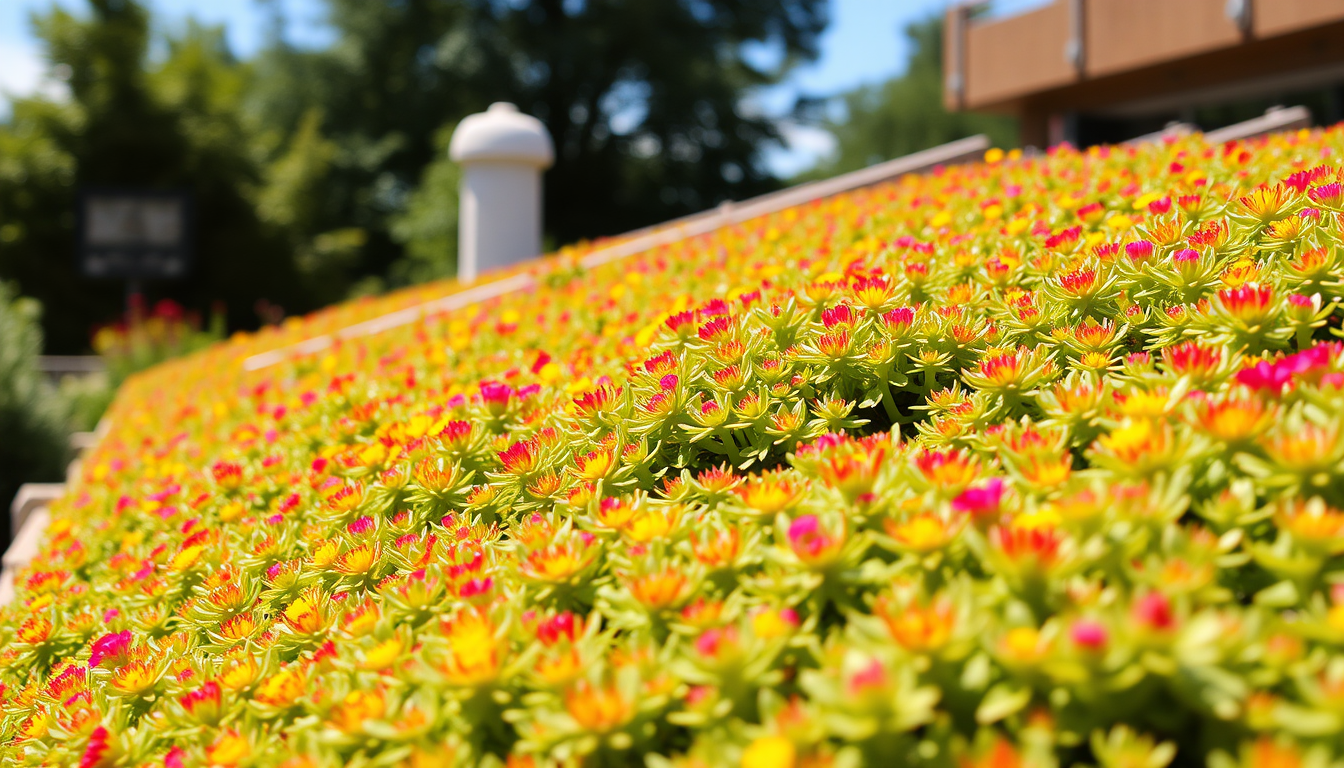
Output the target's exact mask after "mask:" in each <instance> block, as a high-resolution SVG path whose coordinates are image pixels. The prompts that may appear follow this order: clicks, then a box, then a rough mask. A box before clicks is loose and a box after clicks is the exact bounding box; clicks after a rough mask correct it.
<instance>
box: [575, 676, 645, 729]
mask: <svg viewBox="0 0 1344 768" xmlns="http://www.w3.org/2000/svg"><path fill="white" fill-rule="evenodd" d="M565 711H567V712H569V716H570V717H572V718H574V721H575V722H576V723H578V724H579V726H580V727H581V728H583V729H584V730H587V731H589V732H591V733H597V734H605V733H611V732H612V731H615V730H617V729H619V728H621V727H622V726H624V725H625V724H626V723H628V722H630V720H631V719H632V718H633V717H634V714H635V708H634V706H633V705H631V703H630V702H629V701H628V700H627V699H626V698H625V696H624V695H623V694H622V693H621V692H620V690H618V689H617V688H616V687H615V686H611V685H593V684H592V683H590V682H588V681H587V680H580V681H579V682H577V683H575V684H574V685H573V687H571V688H570V689H569V690H568V691H566V692H565Z"/></svg>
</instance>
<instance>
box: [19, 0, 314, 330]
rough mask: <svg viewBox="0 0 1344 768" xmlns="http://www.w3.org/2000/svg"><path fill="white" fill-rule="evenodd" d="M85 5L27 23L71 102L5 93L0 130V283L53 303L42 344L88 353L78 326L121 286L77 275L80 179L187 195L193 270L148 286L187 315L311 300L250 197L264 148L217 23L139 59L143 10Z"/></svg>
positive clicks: (105, 313) (131, 5) (115, 297)
mask: <svg viewBox="0 0 1344 768" xmlns="http://www.w3.org/2000/svg"><path fill="white" fill-rule="evenodd" d="M90 5H91V12H90V13H89V14H87V16H82V15H81V16H77V15H75V14H73V13H71V12H69V11H67V10H65V9H64V8H62V7H59V6H58V7H56V8H54V9H53V10H51V11H49V12H47V13H46V14H44V15H41V16H39V17H37V18H35V20H34V21H35V25H36V28H37V32H38V34H39V36H40V37H41V38H42V39H43V40H44V41H46V44H47V52H46V53H47V57H48V59H49V60H50V61H51V63H52V64H53V65H64V66H65V67H68V68H69V73H70V77H69V81H68V83H69V87H70V99H69V101H68V102H67V103H57V102H53V101H51V100H49V99H47V98H45V97H41V96H38V97H32V98H27V99H20V100H17V101H16V102H15V104H14V109H13V116H12V117H11V119H10V121H9V123H8V124H7V125H3V126H0V156H3V158H4V160H3V161H0V243H2V244H3V250H0V277H3V278H7V279H11V280H14V281H16V282H17V283H18V284H19V285H20V287H21V289H22V291H23V292H24V293H25V294H26V295H31V296H33V297H34V298H37V299H38V300H39V301H41V302H42V304H43V305H44V306H47V307H50V308H53V311H51V312H49V313H48V315H47V317H46V318H45V329H46V332H47V340H48V345H49V349H50V351H59V352H78V351H82V350H84V349H86V348H87V346H88V343H89V333H90V330H91V329H92V328H93V327H94V326H95V325H98V324H101V323H103V322H106V321H107V320H108V319H109V318H111V317H114V316H116V314H118V313H119V311H120V310H121V307H122V302H123V293H124V288H123V286H121V285H120V284H118V283H116V282H112V281H93V280H88V279H86V278H83V277H82V276H80V275H79V274H78V272H77V271H76V267H75V263H74V259H73V258H72V257H71V256H72V254H73V251H74V245H75V243H74V217H73V215H72V213H73V202H74V196H75V191H76V189H77V188H78V187H79V186H81V185H117V186H122V185H125V186H153V187H175V188H186V189H190V190H191V191H192V192H193V193H194V194H195V199H196V209H197V216H196V224H197V226H196V242H195V247H196V257H197V265H196V269H195V271H194V273H193V274H192V275H191V276H190V277H189V278H188V279H187V280H184V281H181V282H178V283H174V284H172V285H171V286H150V290H151V292H171V294H172V295H174V296H175V297H177V298H178V299H179V300H180V301H181V302H182V303H183V304H185V305H186V306H188V307H192V308H194V309H196V310H198V311H204V310H205V309H206V308H208V307H210V306H212V305H213V304H214V303H215V302H223V303H224V305H225V306H226V307H227V311H228V314H229V316H230V317H232V318H235V323H239V322H242V323H246V322H247V321H248V320H250V319H251V318H252V316H253V304H254V302H255V301H256V300H257V299H258V298H267V299H269V300H271V301H274V302H277V303H280V304H282V305H284V306H286V307H288V308H291V309H303V308H305V307H307V306H310V305H311V304H312V302H311V301H310V300H309V299H308V297H306V296H305V295H304V294H303V293H302V292H301V289H300V284H299V281H298V274H297V272H296V270H295V268H294V263H293V262H294V259H293V257H292V255H291V254H292V252H293V248H292V246H291V244H290V242H289V241H288V239H287V238H286V237H285V236H284V233H283V231H282V230H281V228H279V227H277V226H275V225H273V224H271V223H269V222H267V221H264V220H263V219H262V217H260V216H259V215H258V212H257V209H256V205H255V202H254V199H253V198H254V197H255V195H256V194H257V192H258V190H259V189H261V188H262V187H263V184H264V181H265V175H266V169H265V165H266V160H267V157H268V153H267V151H266V149H267V147H266V145H265V144H264V142H263V141H262V139H264V138H266V137H265V136H263V135H262V134H261V133H260V131H259V128H258V126H257V125H256V124H254V123H251V122H250V121H248V120H247V119H246V117H245V115H244V111H243V109H242V98H243V96H244V94H245V93H246V92H247V91H248V88H249V87H250V83H251V79H252V71H251V68H250V67H248V66H247V65H245V64H242V63H240V62H238V61H237V60H235V59H234V58H233V57H232V56H231V54H230V53H229V52H228V49H227V46H226V45H225V43H224V38H223V34H222V31H221V30H219V29H210V28H204V27H199V26H194V25H193V26H189V27H188V28H187V30H186V31H185V32H184V33H182V34H181V35H180V36H178V37H173V38H169V39H168V40H167V41H166V46H165V49H164V52H163V55H162V56H161V57H155V58H151V57H150V56H149V54H148V51H149V47H150V34H149V18H148V14H147V12H146V11H145V9H144V8H143V7H142V6H141V5H139V4H137V3H135V2H120V1H119V2H113V1H112V0H91V2H90ZM55 310H59V311H55Z"/></svg>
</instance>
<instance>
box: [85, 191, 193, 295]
mask: <svg viewBox="0 0 1344 768" xmlns="http://www.w3.org/2000/svg"><path fill="white" fill-rule="evenodd" d="M191 203H192V201H191V194H190V193H188V192H184V191H180V190H178V191H171V190H156V189H131V188H111V187H109V188H89V189H85V190H83V191H81V192H80V195H79V203H78V207H77V210H76V217H75V218H76V222H77V230H78V238H79V267H80V271H82V272H83V273H84V274H85V275H87V276H88V277H107V278H121V279H127V280H174V279H178V278H182V277H186V276H187V272H188V271H190V269H191V255H192V254H191V241H192V204H191Z"/></svg>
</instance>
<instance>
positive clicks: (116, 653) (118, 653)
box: [89, 629, 131, 667]
mask: <svg viewBox="0 0 1344 768" xmlns="http://www.w3.org/2000/svg"><path fill="white" fill-rule="evenodd" d="M130 649H131V631H130V630H129V629H127V630H123V631H121V632H115V633H112V634H107V635H103V636H102V637H100V638H98V639H97V640H95V641H93V652H92V653H91V654H90V655H89V666H90V667H100V666H102V664H103V662H104V661H110V662H112V665H111V666H113V667H119V666H121V664H122V663H123V662H125V661H126V652H127V651H129V650H130Z"/></svg>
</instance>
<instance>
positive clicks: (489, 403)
mask: <svg viewBox="0 0 1344 768" xmlns="http://www.w3.org/2000/svg"><path fill="white" fill-rule="evenodd" d="M480 389H481V402H482V403H483V404H484V405H485V409H486V410H487V411H489V412H490V415H492V416H500V415H503V413H504V411H506V410H508V407H509V400H510V399H512V397H513V395H514V390H513V387H511V386H509V385H508V384H505V383H503V382H500V381H483V382H481V384H480Z"/></svg>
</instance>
